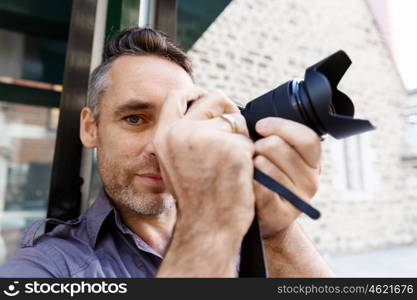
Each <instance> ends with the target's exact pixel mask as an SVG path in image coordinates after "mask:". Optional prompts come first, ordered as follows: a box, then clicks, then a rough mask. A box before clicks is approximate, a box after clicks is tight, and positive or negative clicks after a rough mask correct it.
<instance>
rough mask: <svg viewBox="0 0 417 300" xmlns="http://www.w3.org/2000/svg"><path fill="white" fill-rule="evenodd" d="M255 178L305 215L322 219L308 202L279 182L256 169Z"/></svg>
mask: <svg viewBox="0 0 417 300" xmlns="http://www.w3.org/2000/svg"><path fill="white" fill-rule="evenodd" d="M253 178H254V179H255V180H256V181H258V182H259V183H261V184H262V185H264V186H265V187H267V188H268V189H270V190H271V191H273V192H275V193H277V194H278V195H280V196H282V197H284V198H285V199H286V200H287V201H288V202H290V203H291V204H292V205H294V206H295V207H297V208H298V209H299V210H300V211H302V212H303V213H305V214H306V215H307V216H309V217H310V218H312V219H314V220H316V219H318V218H320V212H319V211H318V210H317V209H315V208H314V207H312V206H311V205H310V204H308V203H307V202H305V201H303V200H301V199H300V198H299V197H298V196H296V195H295V194H294V193H292V192H291V191H289V190H288V189H287V188H286V187H284V186H283V185H282V184H280V183H279V182H277V181H275V180H274V179H272V178H271V177H269V176H268V175H266V174H265V173H264V172H262V171H260V170H258V169H257V168H255V170H254V173H253Z"/></svg>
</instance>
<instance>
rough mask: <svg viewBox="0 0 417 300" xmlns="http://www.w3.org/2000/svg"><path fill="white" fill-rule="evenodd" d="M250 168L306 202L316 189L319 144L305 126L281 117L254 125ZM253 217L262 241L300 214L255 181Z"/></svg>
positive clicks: (316, 137)
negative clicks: (256, 135) (254, 214)
mask: <svg viewBox="0 0 417 300" xmlns="http://www.w3.org/2000/svg"><path fill="white" fill-rule="evenodd" d="M256 131H257V132H258V133H259V134H260V135H262V136H263V138H262V139H259V140H258V141H256V143H255V159H254V166H255V167H256V168H258V169H259V170H261V171H262V172H264V173H265V174H267V175H269V176H270V177H272V178H273V179H274V180H276V181H278V182H279V183H281V184H282V185H284V186H285V187H286V188H287V189H289V190H290V191H291V192H293V193H294V194H296V195H297V196H298V197H300V198H301V199H303V200H304V201H306V202H309V201H310V200H311V198H312V197H313V196H314V194H315V193H316V192H317V190H318V184H319V183H318V182H319V173H320V156H321V145H320V138H319V137H318V135H317V134H316V133H315V132H314V131H313V130H312V129H310V128H308V127H307V126H304V125H302V124H299V123H297V122H294V121H290V120H286V119H282V118H272V117H271V118H265V119H263V120H260V121H259V122H258V123H257V124H256ZM255 196H256V214H257V216H258V220H259V223H260V227H261V232H262V237H263V239H273V238H275V237H276V236H277V235H278V234H279V233H280V232H282V231H283V230H284V229H286V228H287V227H288V226H289V225H290V224H291V223H293V222H294V221H295V219H296V218H297V217H298V216H299V214H300V213H301V212H300V211H299V210H298V209H297V208H296V207H294V206H293V205H292V204H291V203H290V202H288V201H287V200H286V199H284V198H282V197H280V196H279V195H277V194H276V193H274V192H272V191H271V190H269V189H267V188H266V187H264V186H263V185H261V184H259V183H258V182H255Z"/></svg>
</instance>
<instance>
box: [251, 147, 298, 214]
mask: <svg viewBox="0 0 417 300" xmlns="http://www.w3.org/2000/svg"><path fill="white" fill-rule="evenodd" d="M254 166H255V168H257V169H259V170H261V171H262V172H264V173H265V174H267V175H269V176H270V177H271V178H273V179H275V180H276V181H277V182H279V183H280V184H282V185H283V186H285V187H286V188H287V189H288V190H290V191H291V192H293V193H294V194H296V195H297V196H299V197H300V198H302V197H301V195H298V194H297V189H296V187H295V186H294V184H293V182H291V180H290V179H289V178H288V176H286V175H285V173H284V172H283V171H282V170H280V169H279V168H277V167H276V166H275V165H274V164H273V163H271V162H270V161H269V160H268V159H267V158H265V157H264V156H262V155H258V156H256V157H255V159H254ZM256 188H257V189H260V190H261V191H263V193H266V192H268V191H269V190H267V188H266V187H264V186H261V185H260V184H259V185H256ZM261 198H264V197H261ZM274 199H277V201H276V203H274V204H275V205H278V206H279V208H280V211H282V212H286V214H289V215H290V216H292V217H294V218H295V217H296V216H298V215H299V214H300V211H299V210H298V209H297V208H296V207H294V206H293V205H292V204H291V203H290V202H289V201H287V200H286V199H285V198H283V197H281V196H279V197H275V198H274ZM257 202H259V203H258V205H262V206H264V205H266V203H263V202H262V201H261V200H258V198H257ZM258 208H259V206H258V207H257V209H258Z"/></svg>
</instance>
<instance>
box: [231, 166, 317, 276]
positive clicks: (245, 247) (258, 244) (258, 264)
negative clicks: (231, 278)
mask: <svg viewBox="0 0 417 300" xmlns="http://www.w3.org/2000/svg"><path fill="white" fill-rule="evenodd" d="M253 178H254V179H255V180H256V181H258V182H259V183H261V184H262V185H264V186H265V187H267V188H268V189H270V190H272V191H273V192H275V193H277V194H278V195H280V196H281V197H284V198H285V199H286V200H287V201H289V202H290V203H291V204H292V205H294V206H295V207H296V208H298V209H299V210H300V211H302V212H303V213H305V214H306V215H308V216H309V217H310V218H312V219H318V218H320V212H319V211H318V210H317V209H315V208H314V207H312V206H311V205H310V204H308V203H307V202H305V201H303V200H301V199H300V198H299V197H298V196H296V195H295V194H294V193H292V192H291V191H289V190H288V189H287V188H286V187H284V186H283V185H282V184H280V183H279V182H277V181H275V180H274V179H272V178H271V177H270V176H268V175H266V174H265V173H264V172H262V171H260V170H258V169H257V168H255V169H254V173H253ZM261 236H262V235H261V232H260V228H259V224H258V220H257V219H256V218H255V220H253V223H252V225H251V226H250V228H249V230H248V232H247V233H246V235H245V237H244V238H243V242H242V248H241V253H240V254H241V257H240V266H239V277H267V276H268V272H267V268H266V264H265V258H264V251H263V244H262V238H261Z"/></svg>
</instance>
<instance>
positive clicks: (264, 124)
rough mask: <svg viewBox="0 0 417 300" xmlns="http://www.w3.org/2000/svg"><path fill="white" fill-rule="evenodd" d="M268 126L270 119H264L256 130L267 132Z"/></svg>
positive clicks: (257, 125) (258, 123) (259, 122)
mask: <svg viewBox="0 0 417 300" xmlns="http://www.w3.org/2000/svg"><path fill="white" fill-rule="evenodd" d="M268 125H269V121H268V119H262V120H259V121H258V122H257V123H256V130H257V131H265V130H267V129H268Z"/></svg>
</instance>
